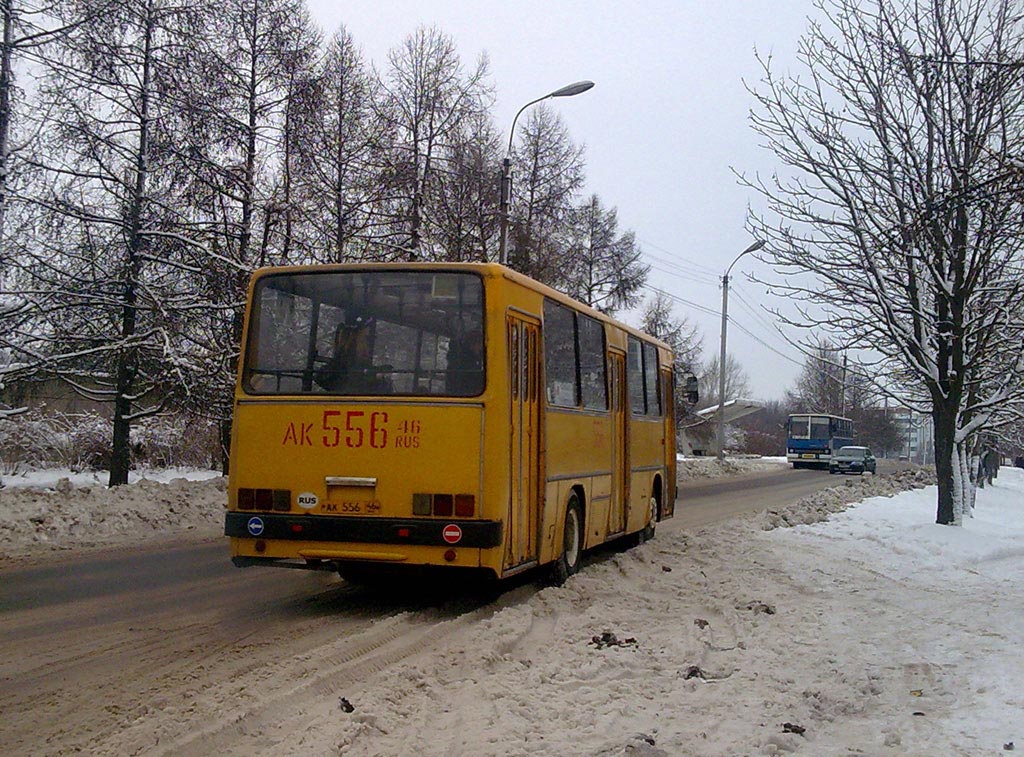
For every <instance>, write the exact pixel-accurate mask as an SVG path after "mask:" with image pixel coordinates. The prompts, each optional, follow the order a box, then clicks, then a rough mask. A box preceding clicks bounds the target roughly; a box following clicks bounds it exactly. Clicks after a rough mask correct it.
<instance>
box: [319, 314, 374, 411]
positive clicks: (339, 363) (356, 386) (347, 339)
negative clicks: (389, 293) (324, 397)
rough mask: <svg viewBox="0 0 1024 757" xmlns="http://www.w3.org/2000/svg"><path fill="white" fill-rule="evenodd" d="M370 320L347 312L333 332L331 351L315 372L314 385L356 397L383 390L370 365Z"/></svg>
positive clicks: (371, 325)
mask: <svg viewBox="0 0 1024 757" xmlns="http://www.w3.org/2000/svg"><path fill="white" fill-rule="evenodd" d="M372 328H373V319H372V318H367V317H365V316H363V315H361V314H359V313H355V312H351V313H349V314H348V316H347V317H346V318H345V320H344V321H342V322H341V323H339V324H338V327H337V328H336V329H335V330H334V340H333V352H332V354H331V357H330V358H329V359H328V360H327V363H326V364H325V365H324V366H323V367H322V368H321V369H320V370H318V371H317V372H316V375H315V376H314V378H315V379H316V382H317V383H318V384H319V385H320V386H322V387H323V388H324V389H326V390H327V391H329V392H343V393H346V394H360V393H369V392H379V391H383V389H384V387H383V386H382V382H381V381H380V380H379V379H378V377H377V375H376V372H375V371H374V370H373V365H372V363H371V359H370V358H371V348H370V339H371V330H372Z"/></svg>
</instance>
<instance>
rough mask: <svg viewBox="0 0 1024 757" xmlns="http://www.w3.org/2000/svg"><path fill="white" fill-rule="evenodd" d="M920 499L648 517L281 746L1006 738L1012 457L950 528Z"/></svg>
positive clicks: (906, 750)
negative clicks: (713, 518)
mask: <svg viewBox="0 0 1024 757" xmlns="http://www.w3.org/2000/svg"><path fill="white" fill-rule="evenodd" d="M881 481H882V477H879V484H881ZM856 486H857V485H856V484H853V485H851V487H850V488H851V489H854V488H855V487H856ZM935 497H936V491H935V488H934V487H927V488H924V489H920V490H916V491H910V492H905V493H902V494H898V495H896V496H893V497H876V498H872V499H869V500H867V501H865V502H864V503H862V504H857V505H856V506H854V507H851V508H849V509H848V510H846V511H845V512H842V513H838V514H834V515H832V516H830V518H829V520H828V521H825V522H820V523H816V524H814V525H811V526H799V527H796V528H789V529H777V530H772V531H764V530H762V525H763V524H760V523H759V522H758V521H757V520H756V519H754V518H747V519H734V520H731V521H729V522H726V523H723V524H717V525H714V526H710V527H707V528H705V529H702V530H700V531H696V532H694V533H690V534H684V533H679V532H673V531H668V532H667V533H666V532H665V531H663V532H662V533H661V534H660V535H659V537H658V538H657V539H655V540H654V541H653V542H650V543H648V544H646V545H644V546H643V547H641V548H638V549H634V550H631V551H629V552H626V553H622V554H618V555H615V556H613V557H611V558H605V559H603V560H597V561H595V562H594V563H593V564H591V565H589V566H588V567H587V568H586V569H585V570H584V571H583V572H582V573H580V574H578V575H576V576H574V577H572V578H571V579H570V580H569V581H568V582H567V583H566V584H565V585H564V586H562V587H552V588H547V589H543V590H540V591H533V590H531V589H528V588H523V589H519V590H516V591H515V592H512V593H511V595H506V596H505V597H503V598H502V600H500V601H499V602H498V603H497V606H496V608H495V610H494V611H493V612H492V613H490V614H489V615H487V616H485V618H484V619H483V620H481V621H478V622H475V623H472V624H465V623H463V622H461V620H460V619H458V618H456V619H454V620H449V621H445V622H442V623H440V624H438V625H437V626H436V628H435V629H434V633H433V637H434V641H433V642H432V643H430V644H428V645H427V647H428V648H427V649H424V650H423V651H422V653H421V654H420V655H419V656H418V657H417V658H414V659H413V660H412V661H410V662H407V663H405V664H401V665H398V666H395V667H392V668H390V669H388V670H386V671H384V672H383V673H382V674H381V675H379V676H377V677H375V678H373V679H371V680H368V681H367V682H366V683H365V684H364V685H363V686H362V687H359V688H354V689H352V690H346V691H343V692H339V693H340V694H342V695H343V696H344V702H345V704H347V705H348V706H347V707H342V708H341V709H339V706H338V703H337V701H332V702H330V703H324V704H323V705H322V708H321V709H320V710H318V711H317V712H309V713H308V716H309V720H308V722H309V723H311V724H312V725H311V726H310V728H309V729H308V730H306V731H304V732H303V733H302V734H299V735H296V736H295V739H296V740H295V741H292V742H290V744H291V746H293V747H294V750H293V753H295V754H300V753H338V752H340V753H343V754H345V755H352V756H355V755H378V754H413V753H415V754H418V755H423V756H424V757H426V756H429V755H448V754H481V755H504V754H544V755H548V754H552V755H553V754H573V755H575V754H581V755H582V754H588V755H627V754H646V755H677V754H689V755H733V754H751V755H777V754H782V753H795V754H805V755H822V754H872V755H894V756H895V755H907V754H912V755H926V754H928V755H930V754H979V755H980V754H995V753H1001V750H1002V748H1003V745H1004V744H1009V743H1010V742H1014V741H1016V742H1017V743H1024V721H1022V720H1021V717H1020V713H1021V711H1022V709H1024V690H1022V689H1021V687H1020V686H1019V681H1020V680H1021V679H1022V678H1024V656H1022V655H1021V654H1020V647H1021V644H1022V642H1024V619H1022V618H1021V614H1020V608H1021V607H1024V580H1022V579H1024V559H1022V558H1024V548H1022V546H1021V545H1022V544H1024V471H1017V470H1007V469H1004V471H1003V472H1001V473H1000V477H999V479H998V481H997V483H996V486H994V487H988V488H986V489H984V490H982V491H980V492H979V496H978V508H977V511H976V517H975V518H973V519H971V520H969V521H968V522H967V523H966V524H965V526H964V527H963V528H951V527H945V526H937V525H935V524H934V518H935ZM819 507H820V505H819V504H816V503H808V504H807V505H806V508H807V509H808V511H810V512H813V513H815V516H814V517H817V513H818V512H819V510H818V508H819ZM808 517H809V518H810V517H811V516H810V515H809V516H808Z"/></svg>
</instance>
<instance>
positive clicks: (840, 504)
mask: <svg viewBox="0 0 1024 757" xmlns="http://www.w3.org/2000/svg"><path fill="white" fill-rule="evenodd" d="M934 483H935V471H934V470H932V469H930V468H916V469H912V470H902V471H896V472H895V473H891V474H888V475H885V476H875V475H872V476H871V477H868V476H857V477H856V478H841V479H839V480H838V481H837V482H836V485H835V486H833V487H830V488H828V489H822V490H821V491H819V492H815V493H814V494H812V495H811V496H809V497H805V498H804V499H802V500H800V501H799V502H796V503H794V504H793V505H790V506H789V507H785V508H781V509H778V510H767V511H765V512H762V513H756V514H754V515H751V516H748V517H751V518H754V519H756V520H757V521H758V522H760V523H761V527H762V528H764V530H766V531H768V530H770V529H773V528H779V527H781V526H798V525H805V524H808V523H818V522H820V521H823V520H825V519H826V518H828V516H829V515H831V514H832V513H838V512H842V511H843V510H845V509H846V508H847V507H848V506H849V505H850V504H852V503H854V502H860V501H861V500H864V499H867V498H868V497H891V496H893V495H895V494H899V493H900V492H904V491H908V490H911V489H920V488H922V487H925V486H928V485H929V484H934Z"/></svg>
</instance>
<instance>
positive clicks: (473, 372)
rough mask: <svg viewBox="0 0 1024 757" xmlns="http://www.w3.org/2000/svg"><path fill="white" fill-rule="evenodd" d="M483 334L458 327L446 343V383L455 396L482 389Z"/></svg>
mask: <svg viewBox="0 0 1024 757" xmlns="http://www.w3.org/2000/svg"><path fill="white" fill-rule="evenodd" d="M483 347H484V343H483V334H481V333H480V331H478V330H476V329H470V330H463V329H458V330H457V332H456V335H455V336H453V337H452V339H451V341H450V342H449V344H448V368H447V375H446V385H447V388H448V393H449V394H453V395H455V396H457V397H473V396H476V395H477V394H480V392H482V391H483V389H484V366H483Z"/></svg>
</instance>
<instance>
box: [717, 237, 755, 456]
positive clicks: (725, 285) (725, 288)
mask: <svg viewBox="0 0 1024 757" xmlns="http://www.w3.org/2000/svg"><path fill="white" fill-rule="evenodd" d="M764 244H765V242H764V240H763V239H758V240H757V241H756V242H754V243H753V244H752V245H750V247H748V248H747V249H745V250H744V251H743V252H741V253H740V254H739V255H737V256H736V258H735V259H734V260H733V261H732V262H731V263H729V267H728V268H726V269H725V275H724V276H722V351H721V354H720V355H719V358H718V459H719V460H725V330H726V325H727V324H728V323H729V271H731V270H732V267H733V266H734V265H736V261H738V260H739V259H740V258H742V257H743V256H744V255H746V254H747V253H749V252H755V251H757V250H760V249H761V248H762V247H764Z"/></svg>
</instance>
